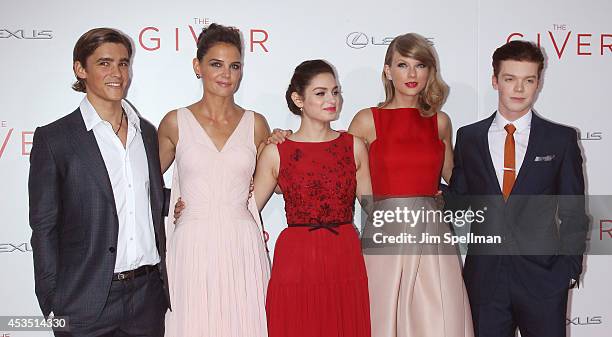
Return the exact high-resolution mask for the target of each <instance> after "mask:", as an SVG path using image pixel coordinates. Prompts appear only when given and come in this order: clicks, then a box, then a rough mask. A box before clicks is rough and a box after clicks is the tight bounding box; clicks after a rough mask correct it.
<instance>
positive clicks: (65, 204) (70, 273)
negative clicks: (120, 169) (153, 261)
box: [28, 109, 170, 322]
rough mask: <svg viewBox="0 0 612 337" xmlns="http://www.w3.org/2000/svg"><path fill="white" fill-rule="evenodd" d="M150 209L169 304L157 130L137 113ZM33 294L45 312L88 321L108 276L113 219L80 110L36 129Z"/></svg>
mask: <svg viewBox="0 0 612 337" xmlns="http://www.w3.org/2000/svg"><path fill="white" fill-rule="evenodd" d="M140 126H141V130H142V137H143V142H144V146H145V150H146V154H147V159H148V164H149V180H150V198H151V213H152V215H153V225H154V229H155V238H156V244H157V249H158V252H159V255H160V257H161V263H160V271H161V275H162V278H163V281H164V286H165V290H166V291H165V292H166V298H167V301H168V303H170V301H169V296H168V286H167V274H166V269H165V260H166V256H165V255H166V254H165V252H166V247H165V245H166V235H165V232H164V225H163V216H162V207H163V203H164V193H163V179H162V175H161V172H160V163H159V151H158V144H157V132H156V130H155V127H154V126H153V125H152V124H151V123H149V122H147V121H145V120H144V119H143V118H142V117H141V118H140ZM28 191H29V204H30V212H29V216H30V226H31V227H32V239H31V244H32V250H33V255H34V278H35V284H36V286H35V288H36V296H37V298H38V302H39V305H40V308H41V310H42V312H43V314H44V315H45V316H47V315H48V314H49V313H50V312H51V311H53V312H54V314H55V315H69V316H70V317H71V318H70V319H71V320H72V321H75V320H78V321H79V322H89V321H95V320H96V319H97V317H98V316H99V315H100V314H101V312H102V309H103V307H104V303H105V301H106V298H107V296H108V293H109V290H110V285H111V281H112V276H113V271H114V266H115V258H116V246H117V235H118V229H119V221H118V219H117V210H116V207H115V201H114V196H113V190H112V187H111V184H110V179H109V177H108V174H107V171H106V167H105V164H104V160H103V159H102V154H101V153H100V149H99V148H98V144H97V142H96V139H95V136H94V134H93V130H92V131H89V132H88V131H87V130H86V128H85V123H84V121H83V118H82V117H81V111H80V109H77V110H75V111H74V112H72V113H71V114H69V115H67V116H65V117H63V118H61V119H59V120H57V121H55V122H53V123H51V124H49V125H46V126H42V127H39V128H37V129H36V131H35V133H34V140H33V145H32V150H31V153H30V175H29V181H28Z"/></svg>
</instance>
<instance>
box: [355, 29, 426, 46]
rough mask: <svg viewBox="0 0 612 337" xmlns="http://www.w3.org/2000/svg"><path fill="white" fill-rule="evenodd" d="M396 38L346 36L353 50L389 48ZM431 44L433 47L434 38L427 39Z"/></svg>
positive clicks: (360, 34)
mask: <svg viewBox="0 0 612 337" xmlns="http://www.w3.org/2000/svg"><path fill="white" fill-rule="evenodd" d="M393 39H394V37H392V36H386V37H376V36H368V35H367V34H366V33H362V32H352V33H349V34H348V35H347V36H346V45H347V46H349V47H351V48H353V49H363V48H365V47H367V46H369V45H373V46H388V45H390V44H391V41H393ZM425 39H426V40H427V42H429V44H431V45H432V46H433V44H434V43H433V38H425Z"/></svg>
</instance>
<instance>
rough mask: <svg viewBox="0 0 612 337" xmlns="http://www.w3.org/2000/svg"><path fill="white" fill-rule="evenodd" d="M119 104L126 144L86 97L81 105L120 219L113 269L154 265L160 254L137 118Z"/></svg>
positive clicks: (86, 125) (145, 156)
mask: <svg viewBox="0 0 612 337" xmlns="http://www.w3.org/2000/svg"><path fill="white" fill-rule="evenodd" d="M121 106H122V107H123V109H124V110H125V112H126V114H127V120H128V122H127V123H125V122H124V123H123V126H122V127H123V128H125V127H127V131H128V132H127V141H126V147H125V148H124V147H123V144H122V143H121V140H120V139H119V137H117V135H116V134H115V131H114V130H113V127H112V126H111V124H110V123H109V122H107V121H104V120H102V119H101V118H100V115H98V113H97V112H96V110H95V108H94V107H93V106H92V105H91V103H90V102H89V100H88V99H87V97H85V98H84V99H83V101H82V102H81V105H80V109H81V115H82V116H83V120H84V121H85V127H86V128H87V131H89V130H92V129H93V133H94V136H95V137H96V142H97V143H98V147H99V148H100V152H101V153H102V158H103V159H104V165H105V166H106V171H107V172H108V177H109V178H110V182H111V186H112V188H113V195H114V197H115V206H116V207H117V217H118V219H119V235H118V237H117V250H116V252H117V257H116V260H115V272H116V273H118V272H122V271H127V270H132V269H136V268H138V267H140V266H143V265H155V264H157V263H159V261H160V258H159V254H158V252H157V247H156V245H155V232H154V229H153V217H152V216H151V200H150V193H149V166H148V163H147V154H146V152H145V147H144V142H143V140H142V133H141V130H140V118H139V117H138V115H137V114H136V112H134V110H132V107H131V106H130V105H129V104H128V103H127V102H125V101H122V102H121Z"/></svg>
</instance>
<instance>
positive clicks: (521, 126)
mask: <svg viewBox="0 0 612 337" xmlns="http://www.w3.org/2000/svg"><path fill="white" fill-rule="evenodd" d="M532 116H533V110H529V112H528V113H526V114H525V115H524V116H522V117H521V118H519V119H517V120H515V121H514V122H510V121H509V120H507V119H506V118H504V116H502V114H500V113H499V111H497V112H496V113H495V124H496V126H497V128H498V129H500V130H503V129H504V127H505V126H506V125H507V124H512V125H514V127H515V128H516V132H519V133H520V132H522V131H525V130H527V129H529V128H530V127H531V117H532Z"/></svg>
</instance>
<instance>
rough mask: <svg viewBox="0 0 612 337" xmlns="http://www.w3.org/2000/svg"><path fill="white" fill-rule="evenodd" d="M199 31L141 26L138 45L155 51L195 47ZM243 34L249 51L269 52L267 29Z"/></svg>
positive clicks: (183, 28) (189, 26)
mask: <svg viewBox="0 0 612 337" xmlns="http://www.w3.org/2000/svg"><path fill="white" fill-rule="evenodd" d="M200 32H201V29H200V28H195V27H194V26H192V25H187V27H174V28H170V29H167V28H160V27H155V26H148V27H144V28H142V29H141V30H140V32H139V33H138V45H139V46H140V47H141V48H143V49H144V50H146V51H157V50H160V49H161V48H170V46H171V48H173V49H174V50H175V51H179V50H181V48H183V47H184V45H188V46H191V48H195V46H196V44H197V41H198V35H199V34H200ZM243 34H245V37H246V38H247V41H246V43H247V47H248V51H249V52H251V53H255V52H263V53H268V52H270V50H269V46H268V42H269V41H268V39H269V38H270V35H269V33H268V31H267V30H265V29H255V28H252V29H247V30H244V31H243ZM166 43H167V44H166Z"/></svg>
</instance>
